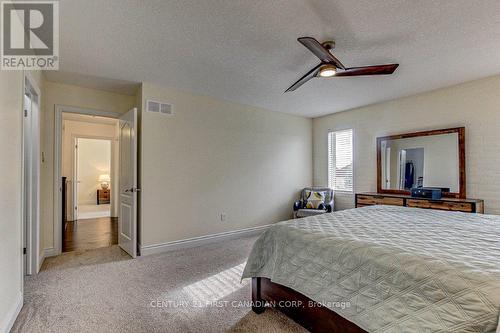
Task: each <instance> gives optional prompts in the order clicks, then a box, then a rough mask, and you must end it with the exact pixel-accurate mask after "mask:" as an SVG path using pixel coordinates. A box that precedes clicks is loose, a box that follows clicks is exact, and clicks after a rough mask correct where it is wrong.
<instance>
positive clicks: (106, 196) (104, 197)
mask: <svg viewBox="0 0 500 333" xmlns="http://www.w3.org/2000/svg"><path fill="white" fill-rule="evenodd" d="M110 198H111V190H109V189H108V190H97V204H98V205H103V204H109V203H110V202H111V200H110Z"/></svg>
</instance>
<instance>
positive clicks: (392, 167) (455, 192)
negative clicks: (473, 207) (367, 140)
mask: <svg viewBox="0 0 500 333" xmlns="http://www.w3.org/2000/svg"><path fill="white" fill-rule="evenodd" d="M413 187H439V188H442V189H443V196H444V197H452V198H462V199H464V198H465V197H466V188H465V127H456V128H447V129H438V130H431V131H423V132H415V133H405V134H398V135H390V136H384V137H379V138H377V192H379V193H393V194H408V195H409V194H410V189H411V188H413Z"/></svg>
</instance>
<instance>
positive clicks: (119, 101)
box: [41, 82, 136, 249]
mask: <svg viewBox="0 0 500 333" xmlns="http://www.w3.org/2000/svg"><path fill="white" fill-rule="evenodd" d="M42 93H43V95H44V97H43V114H44V115H43V119H42V120H43V124H42V151H43V152H44V153H45V163H43V164H42V170H41V172H42V184H41V188H42V193H41V199H42V202H41V229H42V236H43V246H44V248H45V249H51V248H53V247H54V209H53V207H54V201H53V197H54V194H53V190H54V188H53V184H54V122H55V121H54V115H55V111H54V110H55V106H56V105H66V106H74V107H80V108H88V109H94V110H103V111H111V112H118V113H125V112H127V111H128V110H130V109H131V108H133V107H134V105H135V101H136V97H135V96H127V95H121V94H116V93H110V92H107V91H102V90H96V89H89V88H83V87H78V86H73V85H67V84H59V83H53V82H45V83H44V88H43V92H42Z"/></svg>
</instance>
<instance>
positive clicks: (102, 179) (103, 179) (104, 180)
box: [99, 174, 111, 183]
mask: <svg viewBox="0 0 500 333" xmlns="http://www.w3.org/2000/svg"><path fill="white" fill-rule="evenodd" d="M110 181H111V178H110V177H109V175H108V174H104V175H100V176H99V182H101V183H109V182H110Z"/></svg>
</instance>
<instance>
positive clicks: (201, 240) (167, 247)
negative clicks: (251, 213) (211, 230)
mask: <svg viewBox="0 0 500 333" xmlns="http://www.w3.org/2000/svg"><path fill="white" fill-rule="evenodd" d="M270 226H271V224H267V225H263V226H258V227H253V228H246V229H239V230H234V231H227V232H221V233H219V234H212V235H206V236H200V237H194V238H188V239H182V240H178V241H173V242H167V243H161V244H153V245H146V246H142V245H140V250H141V256H147V255H150V254H156V253H162V252H168V251H174V250H180V249H186V248H190V247H195V246H200V245H205V244H209V243H213V242H215V241H221V240H229V239H234V238H238V237H244V236H253V235H258V234H260V233H262V232H264V231H265V230H266V229H267V228H269V227H270Z"/></svg>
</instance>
